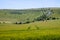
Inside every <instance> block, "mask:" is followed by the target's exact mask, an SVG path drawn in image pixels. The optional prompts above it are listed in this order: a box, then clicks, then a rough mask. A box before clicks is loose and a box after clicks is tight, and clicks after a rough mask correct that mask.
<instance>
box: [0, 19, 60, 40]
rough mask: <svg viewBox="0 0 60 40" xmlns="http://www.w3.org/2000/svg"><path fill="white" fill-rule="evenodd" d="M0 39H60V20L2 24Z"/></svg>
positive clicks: (0, 25) (0, 26)
mask: <svg viewBox="0 0 60 40" xmlns="http://www.w3.org/2000/svg"><path fill="white" fill-rule="evenodd" d="M29 27H30V28H29ZM0 40H60V20H48V21H47V22H46V21H37V22H33V23H29V24H0Z"/></svg>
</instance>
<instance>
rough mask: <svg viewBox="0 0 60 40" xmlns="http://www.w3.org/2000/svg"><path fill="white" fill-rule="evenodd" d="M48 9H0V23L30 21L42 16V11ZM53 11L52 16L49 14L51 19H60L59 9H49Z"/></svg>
mask: <svg viewBox="0 0 60 40" xmlns="http://www.w3.org/2000/svg"><path fill="white" fill-rule="evenodd" d="M46 9H48V8H37V9H23V10H14V9H0V21H12V22H16V21H24V22H25V21H27V20H29V21H32V20H34V19H36V18H37V17H40V16H41V15H43V12H42V10H46ZM50 9H51V10H53V12H54V14H51V15H50V16H51V17H56V18H57V17H58V18H60V8H50Z"/></svg>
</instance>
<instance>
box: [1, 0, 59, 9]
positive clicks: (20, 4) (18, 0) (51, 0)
mask: <svg viewBox="0 0 60 40" xmlns="http://www.w3.org/2000/svg"><path fill="white" fill-rule="evenodd" d="M43 7H60V0H0V9H28V8H43Z"/></svg>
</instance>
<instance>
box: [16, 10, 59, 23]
mask: <svg viewBox="0 0 60 40" xmlns="http://www.w3.org/2000/svg"><path fill="white" fill-rule="evenodd" d="M42 13H43V15H42V16H40V17H37V18H36V19H34V20H33V21H31V22H35V21H45V20H46V21H47V20H55V19H59V18H55V17H49V16H50V15H51V14H54V12H53V10H51V9H45V10H42ZM28 20H29V19H28ZM31 22H30V21H26V22H25V23H23V22H19V23H18V22H16V24H28V23H31Z"/></svg>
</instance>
